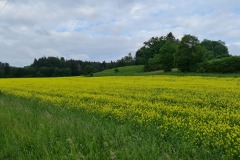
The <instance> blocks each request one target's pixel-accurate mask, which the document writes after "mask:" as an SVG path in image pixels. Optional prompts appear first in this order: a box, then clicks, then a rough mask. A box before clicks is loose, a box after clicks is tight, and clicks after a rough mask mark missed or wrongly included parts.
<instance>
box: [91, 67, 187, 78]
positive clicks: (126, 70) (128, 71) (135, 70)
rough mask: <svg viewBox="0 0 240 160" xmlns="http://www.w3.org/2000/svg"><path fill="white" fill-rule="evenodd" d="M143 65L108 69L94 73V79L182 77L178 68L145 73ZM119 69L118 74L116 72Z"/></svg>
mask: <svg viewBox="0 0 240 160" xmlns="http://www.w3.org/2000/svg"><path fill="white" fill-rule="evenodd" d="M143 67H144V66H143V65H134V66H125V67H118V68H113V69H107V70H104V71H101V72H97V73H94V74H93V76H94V77H100V76H144V75H179V74H180V75H182V74H183V73H181V72H179V70H178V69H177V68H174V69H173V70H172V72H164V71H163V70H159V71H151V72H144V71H143ZM116 69H118V72H116V71H115V70H116Z"/></svg>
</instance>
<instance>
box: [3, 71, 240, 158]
mask: <svg viewBox="0 0 240 160" xmlns="http://www.w3.org/2000/svg"><path fill="white" fill-rule="evenodd" d="M0 90H1V92H3V93H8V94H13V95H16V96H20V97H24V98H30V99H37V100H40V101H44V102H51V103H53V104H54V105H55V106H58V107H69V108H71V107H74V108H79V109H84V110H85V111H87V112H91V113H92V112H94V113H98V114H100V115H103V116H106V117H110V118H114V119H116V120H120V121H122V120H123V121H129V122H130V123H138V124H140V125H143V126H154V127H156V128H158V129H159V136H162V137H165V138H167V137H168V135H169V134H171V133H174V134H175V135H176V136H177V137H179V138H180V139H182V140H186V141H191V142H193V143H195V144H196V145H199V146H207V147H213V148H216V149H220V150H222V151H223V152H225V153H226V154H227V155H229V156H234V157H238V158H240V156H239V155H240V78H219V77H200V76H136V77H96V78H95V77H92V78H85V77H70V78H24V79H0Z"/></svg>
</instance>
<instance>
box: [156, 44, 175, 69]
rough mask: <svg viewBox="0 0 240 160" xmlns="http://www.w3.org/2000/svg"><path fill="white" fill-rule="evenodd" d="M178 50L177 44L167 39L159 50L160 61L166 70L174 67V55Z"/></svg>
mask: <svg viewBox="0 0 240 160" xmlns="http://www.w3.org/2000/svg"><path fill="white" fill-rule="evenodd" d="M176 51H177V45H176V44H175V43H174V42H172V41H167V42H166V43H165V44H164V46H163V47H162V48H161V49H160V51H159V58H158V59H159V63H160V64H161V66H162V69H163V70H164V71H165V72H169V71H171V69H172V68H173V67H174V55H175V53H176Z"/></svg>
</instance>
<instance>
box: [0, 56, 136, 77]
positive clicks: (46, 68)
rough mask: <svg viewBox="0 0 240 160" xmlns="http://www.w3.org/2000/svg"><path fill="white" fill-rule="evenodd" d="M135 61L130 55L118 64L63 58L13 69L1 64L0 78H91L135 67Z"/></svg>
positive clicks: (51, 58) (43, 60)
mask: <svg viewBox="0 0 240 160" xmlns="http://www.w3.org/2000/svg"><path fill="white" fill-rule="evenodd" d="M133 64H134V60H133V57H132V55H131V53H129V54H128V55H127V56H125V57H123V58H121V59H119V60H117V61H116V62H112V61H111V62H105V61H103V62H88V61H81V60H73V59H71V60H65V59H64V58H63V57H61V58H58V57H42V58H39V59H35V60H34V62H33V63H32V64H31V65H30V66H26V67H23V68H22V67H11V66H10V65H9V64H8V63H0V77H60V76H79V75H88V76H91V75H92V74H93V73H95V72H99V71H103V70H105V69H111V68H116V67H122V66H128V65H133Z"/></svg>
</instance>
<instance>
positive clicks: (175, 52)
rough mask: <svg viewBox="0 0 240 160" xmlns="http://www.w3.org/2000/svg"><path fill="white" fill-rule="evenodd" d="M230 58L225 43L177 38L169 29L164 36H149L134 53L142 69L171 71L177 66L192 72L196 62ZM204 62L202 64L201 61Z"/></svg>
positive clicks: (184, 70) (183, 70)
mask: <svg viewBox="0 0 240 160" xmlns="http://www.w3.org/2000/svg"><path fill="white" fill-rule="evenodd" d="M223 57H230V55H229V53H228V48H227V47H226V45H225V42H223V41H221V40H219V41H212V40H207V39H204V40H203V41H202V42H200V41H199V40H198V38H197V37H196V36H193V35H189V34H188V35H184V36H183V37H182V39H181V40H178V39H176V38H175V37H174V35H173V34H172V33H171V32H170V33H169V34H167V35H166V36H161V37H160V38H158V37H153V38H151V39H150V40H149V41H147V42H144V46H143V47H141V48H140V49H139V50H138V51H137V52H136V57H135V59H136V64H142V65H145V71H154V70H164V71H166V72H167V71H171V69H172V68H174V67H175V68H179V70H180V71H182V72H196V71H197V70H199V68H198V66H199V64H200V63H203V62H206V61H208V60H213V59H219V58H223ZM203 64H204V63H203Z"/></svg>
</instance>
